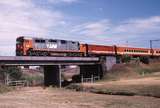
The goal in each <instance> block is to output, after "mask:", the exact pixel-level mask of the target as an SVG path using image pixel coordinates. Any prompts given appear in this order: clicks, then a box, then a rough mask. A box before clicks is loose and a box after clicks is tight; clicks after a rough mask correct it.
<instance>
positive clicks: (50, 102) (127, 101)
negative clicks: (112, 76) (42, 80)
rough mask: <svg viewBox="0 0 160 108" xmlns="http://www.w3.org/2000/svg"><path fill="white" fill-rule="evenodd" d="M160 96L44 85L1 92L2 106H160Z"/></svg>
mask: <svg viewBox="0 0 160 108" xmlns="http://www.w3.org/2000/svg"><path fill="white" fill-rule="evenodd" d="M159 106H160V98H154V97H144V96H112V95H101V94H93V93H86V92H73V91H69V90H64V89H57V88H47V89H43V88H42V87H30V88H21V89H20V90H16V91H12V92H9V93H5V94H0V108H159Z"/></svg>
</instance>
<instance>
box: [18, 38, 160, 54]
mask: <svg viewBox="0 0 160 108" xmlns="http://www.w3.org/2000/svg"><path fill="white" fill-rule="evenodd" d="M106 55H111V56H123V55H129V56H135V57H137V56H155V57H159V56H160V49H150V48H135V47H123V46H116V45H113V46H107V45H96V44H84V43H80V42H78V41H70V40H61V39H45V38H34V37H26V36H20V37H18V38H17V39H16V56H68V57H79V56H80V57H82V56H83V57H87V56H90V57H93V56H94V57H98V56H106Z"/></svg>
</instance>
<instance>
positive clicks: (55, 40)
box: [49, 39, 57, 43]
mask: <svg viewBox="0 0 160 108" xmlns="http://www.w3.org/2000/svg"><path fill="white" fill-rule="evenodd" d="M49 42H55V43H56V42H57V40H52V39H51V40H49Z"/></svg>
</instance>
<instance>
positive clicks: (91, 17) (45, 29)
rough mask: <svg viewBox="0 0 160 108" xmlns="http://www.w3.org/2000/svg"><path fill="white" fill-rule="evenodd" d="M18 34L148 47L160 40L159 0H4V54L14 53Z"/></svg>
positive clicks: (0, 27)
mask: <svg viewBox="0 0 160 108" xmlns="http://www.w3.org/2000/svg"><path fill="white" fill-rule="evenodd" d="M18 36H29V37H43V38H52V39H67V40H75V41H79V42H81V43H89V44H102V45H121V46H126V45H127V46H134V47H149V40H154V39H160V0H1V1H0V55H1V56H5V55H11V56H13V55H15V43H16V38H17V37H18ZM159 44H160V42H157V43H155V46H157V45H159ZM157 47H160V45H159V46H157Z"/></svg>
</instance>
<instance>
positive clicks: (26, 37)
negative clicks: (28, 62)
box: [18, 36, 79, 42]
mask: <svg viewBox="0 0 160 108" xmlns="http://www.w3.org/2000/svg"><path fill="white" fill-rule="evenodd" d="M18 38H24V39H30V40H32V39H34V40H36V39H41V40H42V39H43V40H64V39H49V38H43V37H38V38H37V37H29V36H20V37H18ZM65 41H71V42H79V41H73V40H65Z"/></svg>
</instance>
